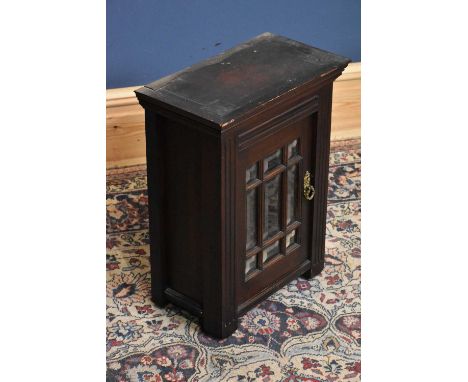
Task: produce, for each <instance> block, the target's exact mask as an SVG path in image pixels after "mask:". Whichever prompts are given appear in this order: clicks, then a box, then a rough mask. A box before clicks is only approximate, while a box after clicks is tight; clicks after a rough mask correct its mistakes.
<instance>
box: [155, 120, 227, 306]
mask: <svg viewBox="0 0 468 382" xmlns="http://www.w3.org/2000/svg"><path fill="white" fill-rule="evenodd" d="M210 138H211V139H212V137H211V136H210V135H209V134H206V133H204V132H202V131H201V130H199V129H196V128H192V127H190V126H186V125H182V124H180V123H178V122H175V121H172V120H166V145H165V148H164V149H165V158H166V164H165V174H166V177H165V184H164V185H163V186H164V187H165V189H166V192H165V206H166V208H165V211H166V214H165V218H164V221H165V230H164V232H165V236H166V237H165V250H166V258H167V263H168V286H169V287H170V288H171V289H173V290H175V291H177V292H179V293H181V294H182V295H184V296H187V297H189V298H190V299H192V300H194V301H195V302H197V303H198V304H199V305H202V295H203V293H202V287H203V285H202V272H203V268H202V264H203V259H204V257H205V256H206V254H207V253H209V252H212V251H214V250H215V248H219V244H218V243H219V237H218V229H219V226H218V224H217V223H218V222H219V219H218V218H217V216H216V214H219V188H217V187H218V183H219V174H218V173H217V172H216V171H215V161H216V155H215V154H217V153H215V151H214V148H213V143H212V142H211V140H210ZM218 160H219V159H218Z"/></svg>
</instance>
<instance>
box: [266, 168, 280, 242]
mask: <svg viewBox="0 0 468 382" xmlns="http://www.w3.org/2000/svg"><path fill="white" fill-rule="evenodd" d="M280 180H281V175H278V176H275V177H274V178H273V179H271V180H269V181H268V182H265V201H264V223H265V224H264V227H263V238H264V239H266V238H269V237H271V236H273V235H274V234H275V233H277V232H278V231H279V227H280V200H281V199H280V184H281V182H280Z"/></svg>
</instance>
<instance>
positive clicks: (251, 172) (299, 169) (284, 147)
mask: <svg viewBox="0 0 468 382" xmlns="http://www.w3.org/2000/svg"><path fill="white" fill-rule="evenodd" d="M315 131H316V114H312V115H311V116H308V117H306V118H302V119H300V120H298V121H296V122H293V123H290V124H288V125H286V126H283V127H281V128H278V129H274V130H273V132H271V133H270V134H269V135H263V136H262V137H255V136H254V137H251V138H250V143H249V144H248V145H246V146H245V147H244V148H243V149H242V150H240V152H239V156H238V165H237V169H238V171H237V176H238V178H237V181H238V182H237V184H238V185H239V187H238V190H237V193H238V197H237V200H238V202H239V204H240V206H239V208H238V211H237V213H238V218H237V222H238V224H237V230H238V231H237V235H236V236H237V237H238V238H240V240H239V241H238V243H242V244H239V247H238V250H237V253H236V255H237V259H236V260H237V267H236V270H237V273H238V283H237V285H238V290H237V299H238V304H239V305H240V306H241V307H242V306H245V305H247V304H248V303H249V302H250V301H252V300H253V299H255V298H256V296H258V295H259V294H262V292H265V291H268V290H269V289H271V287H272V286H274V284H275V282H279V281H281V280H282V279H283V278H284V277H286V276H287V274H288V273H290V272H292V271H294V270H295V269H298V268H299V267H301V266H303V265H304V264H305V263H306V262H307V261H308V259H309V257H310V256H309V255H308V254H309V252H310V237H311V230H312V226H311V225H312V213H313V203H314V200H313V194H314V174H313V168H314V164H313V163H312V158H314V150H315V137H316V134H315Z"/></svg>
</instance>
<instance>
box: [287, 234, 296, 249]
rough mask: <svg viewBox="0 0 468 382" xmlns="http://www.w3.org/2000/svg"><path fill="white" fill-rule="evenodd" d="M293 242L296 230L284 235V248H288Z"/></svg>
mask: <svg viewBox="0 0 468 382" xmlns="http://www.w3.org/2000/svg"><path fill="white" fill-rule="evenodd" d="M294 243H297V235H296V230H294V231H291V232H289V233H288V234H287V235H286V248H289V247H290V246H291V245H293V244H294Z"/></svg>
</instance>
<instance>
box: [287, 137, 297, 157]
mask: <svg viewBox="0 0 468 382" xmlns="http://www.w3.org/2000/svg"><path fill="white" fill-rule="evenodd" d="M297 154H299V145H298V142H297V139H295V140H294V141H292V142H291V143H290V144H289V145H288V159H291V158H292V157H294V156H296V155H297Z"/></svg>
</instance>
